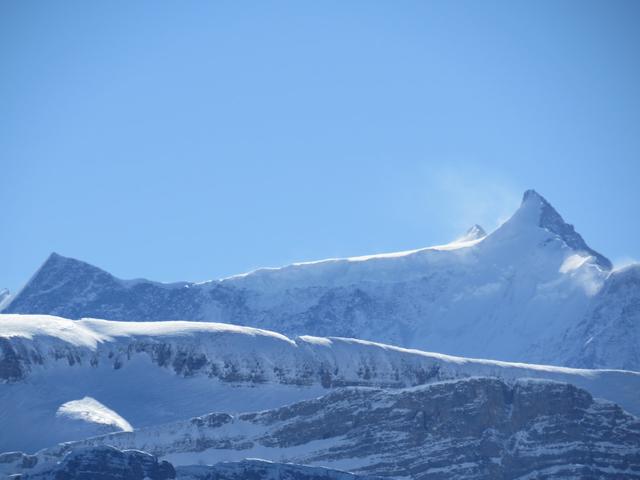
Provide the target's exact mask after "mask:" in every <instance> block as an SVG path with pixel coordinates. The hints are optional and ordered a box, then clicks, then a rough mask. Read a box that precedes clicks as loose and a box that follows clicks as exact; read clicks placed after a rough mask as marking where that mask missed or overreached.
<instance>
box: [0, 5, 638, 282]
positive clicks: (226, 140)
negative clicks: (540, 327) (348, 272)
mask: <svg viewBox="0 0 640 480" xmlns="http://www.w3.org/2000/svg"><path fill="white" fill-rule="evenodd" d="M639 24H640V2H637V1H633V0H630V1H622V0H613V1H605V0H601V1H597V2H593V1H585V0H579V1H566V0H559V1H533V0H532V1H529V2H523V1H512V0H509V1H504V2H494V1H476V0H472V1H455V2H451V1H442V2H430V1H423V0H420V1H416V2H412V1H388V2H384V1H377V2H370V1H362V2H359V1H347V2H344V1H336V2H333V1H321V2H298V1H296V2H279V1H278V2H262V1H260V2H231V1H229V2H214V1H180V2H177V1H158V0H153V1H131V0H122V1H108V2H87V1H84V0H82V1H74V2H71V1H56V2H36V1H29V0H6V1H3V2H1V3H0V60H1V63H0V69H1V74H0V205H1V208H2V214H1V217H0V222H1V223H0V225H2V229H1V231H0V252H1V255H2V257H1V258H2V260H1V262H0V264H1V265H2V268H1V269H0V287H2V286H7V287H10V288H11V289H12V290H15V289H17V288H19V287H20V286H21V285H22V284H23V283H24V282H25V281H26V280H27V279H28V278H29V276H30V275H31V274H32V273H33V272H34V270H35V269H36V268H37V267H38V266H39V265H40V264H41V263H42V262H43V261H44V259H45V258H46V256H47V255H48V254H49V253H50V252H51V251H57V252H59V253H61V254H63V255H68V256H72V257H76V258H80V259H84V260H86V261H89V262H91V263H94V264H97V265H98V266H101V267H103V268H105V269H107V270H109V271H111V272H113V273H114V274H116V275H119V276H121V277H125V278H130V277H147V278H152V279H155V280H161V281H173V280H182V279H185V280H204V279H209V278H216V277H221V276H226V275H229V274H234V273H239V272H243V271H246V270H250V269H252V268H254V267H258V266H277V265H281V264H286V263H289V262H292V261H298V260H311V259H319V258H325V257H334V256H347V255H358V254H368V253H375V252H381V251H394V250H401V249H408V248H416V247H420V246H426V245H430V244H437V243H444V242H447V241H448V240H450V239H452V238H453V237H456V236H457V235H459V234H460V233H461V232H462V231H463V230H465V229H466V227H468V226H469V225H470V224H472V223H474V222H478V223H481V224H483V225H484V226H485V227H486V228H487V229H490V228H493V227H495V226H496V225H497V224H498V222H499V221H500V220H502V219H504V218H505V217H506V216H508V214H509V213H510V212H512V211H513V210H514V209H515V208H516V207H517V205H518V203H519V201H520V196H521V194H522V192H523V191H524V190H525V189H527V188H535V189H537V190H538V191H539V192H540V193H542V194H543V195H544V196H546V197H547V199H548V200H549V201H550V202H551V203H552V204H553V205H554V206H556V208H557V209H558V210H559V211H560V213H561V214H563V215H564V217H565V219H567V220H568V221H570V222H572V223H574V224H575V225H576V228H577V229H578V231H580V232H581V233H582V234H583V236H584V237H585V238H586V240H587V242H588V243H590V244H591V246H592V247H593V248H595V249H597V250H599V251H601V252H602V253H604V254H605V255H607V256H609V257H610V258H611V259H612V260H613V261H614V262H623V261H625V260H626V259H629V258H640V243H639V242H638V238H639V237H640V218H639V215H638V210H639V208H638V207H640V54H639V53H638V52H639V49H640V28H638V25H639Z"/></svg>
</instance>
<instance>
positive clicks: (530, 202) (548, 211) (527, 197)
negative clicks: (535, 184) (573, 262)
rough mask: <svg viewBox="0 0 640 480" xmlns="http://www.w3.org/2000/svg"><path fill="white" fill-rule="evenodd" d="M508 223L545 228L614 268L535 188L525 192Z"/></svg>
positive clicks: (568, 243)
mask: <svg viewBox="0 0 640 480" xmlns="http://www.w3.org/2000/svg"><path fill="white" fill-rule="evenodd" d="M507 224H510V225H512V226H514V227H516V226H517V225H520V226H527V225H528V226H534V227H539V228H543V229H545V230H547V231H548V232H551V233H552V234H554V235H556V236H558V237H559V238H560V239H562V240H563V241H564V242H565V243H566V244H567V246H569V247H571V248H572V249H573V250H576V251H580V252H584V253H586V254H588V255H591V256H593V257H595V259H596V261H597V263H598V264H599V265H600V266H601V267H602V268H604V269H605V270H611V269H612V268H613V266H612V264H611V261H610V260H609V259H608V258H606V257H605V256H604V255H602V254H600V253H598V252H596V251H595V250H593V249H591V248H590V247H589V246H588V245H587V243H586V242H585V241H584V239H583V238H582V236H581V235H580V234H579V233H578V232H576V231H575V228H574V227H573V225H571V224H570V223H567V222H565V221H564V219H563V218H562V216H561V215H560V214H559V213H558V212H557V211H556V209H555V208H553V206H552V205H551V204H550V203H549V202H548V201H547V200H546V199H545V198H544V197H543V196H542V195H540V194H539V193H538V192H536V191H535V190H533V189H531V190H527V191H526V192H524V195H523V196H522V203H521V204H520V208H518V210H517V211H516V212H515V213H514V214H513V216H512V217H511V218H510V219H509V220H508V221H507V222H506V224H505V225H507ZM516 228H517V227H516Z"/></svg>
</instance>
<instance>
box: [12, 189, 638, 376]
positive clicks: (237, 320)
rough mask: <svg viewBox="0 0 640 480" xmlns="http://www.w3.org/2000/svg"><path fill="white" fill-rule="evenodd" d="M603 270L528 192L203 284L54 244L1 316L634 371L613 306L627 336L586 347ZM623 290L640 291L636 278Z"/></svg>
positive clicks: (605, 265)
mask: <svg viewBox="0 0 640 480" xmlns="http://www.w3.org/2000/svg"><path fill="white" fill-rule="evenodd" d="M610 268H611V263H610V262H609V260H607V259H606V258H605V257H604V256H602V255H601V254H599V253H597V252H595V251H594V250H593V249H591V248H590V247H589V246H588V245H587V244H586V242H585V241H584V239H583V238H582V237H581V236H580V235H579V234H578V233H577V232H576V231H575V229H574V228H573V226H572V225H569V224H567V223H565V222H564V220H563V219H562V217H561V216H560V215H559V214H558V213H557V212H556V211H555V210H554V209H553V207H552V206H551V205H550V204H549V202H547V201H546V200H545V199H544V198H542V197H541V196H540V195H538V194H537V193H536V192H533V191H528V192H527V193H525V196H524V198H523V202H522V205H521V207H520V209H519V210H518V211H517V212H516V213H515V214H514V215H513V217H512V218H511V219H510V220H508V221H507V222H506V223H505V224H503V225H502V226H501V227H500V228H498V229H497V230H496V231H494V232H492V233H491V234H489V235H486V236H485V235H483V234H482V233H481V232H480V230H479V229H477V228H476V229H475V230H474V232H472V234H470V236H468V237H464V238H462V239H460V240H458V241H456V242H453V243H451V244H448V245H443V246H438V247H430V248H425V249H420V250H414V251H409V252H399V253H393V254H382V255H372V256H368V257H354V258H346V259H332V260H326V261H319V262H310V263H304V264H293V265H290V266H287V267H283V268H277V269H260V270H257V271H255V272H251V273H249V274H246V275H239V276H235V277H231V278H227V279H223V280H217V281H211V282H204V283H187V282H183V283H176V284H160V283H156V282H150V281H146V280H134V281H125V280H120V279H118V278H115V277H114V276H112V275H110V274H109V273H107V272H105V271H103V270H100V269H99V268H96V267H94V266H91V265H89V264H86V263H84V262H80V261H78V260H74V259H70V258H65V257H62V256H60V255H56V254H53V255H51V257H50V258H49V259H48V260H47V261H46V262H45V264H44V265H43V266H42V268H41V269H40V270H39V271H38V272H37V273H36V274H35V275H34V277H33V278H32V279H31V281H30V282H29V283H28V284H27V285H26V286H25V288H24V289H23V290H22V291H21V292H20V293H19V294H18V295H17V296H16V297H15V298H14V299H13V301H12V302H11V303H10V304H9V305H8V306H7V307H6V309H5V312H6V313H46V314H54V315H60V316H64V317H67V318H73V319H77V318H81V317H95V318H106V319H115V320H141V321H149V320H172V319H180V320H196V321H217V322H228V323H234V324H240V325H249V326H254V327H259V328H266V329H272V330H276V331H280V332H283V333H285V334H287V335H304V334H311V335H318V336H343V337H356V338H363V339H368V340H374V341H380V342H384V343H390V344H395V345H401V346H405V347H411V348H420V349H423V350H430V351H438V352H443V353H448V354H454V355H462V356H466V357H479V358H494V359H499V360H511V361H525V362H533V363H552V364H565V365H566V364H569V365H571V366H576V367H585V368H591V367H594V366H598V367H607V368H627V369H634V370H640V363H639V361H638V353H637V352H638V349H637V343H636V344H633V343H631V342H629V341H627V340H626V337H625V332H624V330H623V329H622V326H623V324H624V323H625V322H626V321H627V320H625V318H626V317H623V316H620V315H622V314H623V313H624V312H621V311H619V310H616V309H608V310H606V312H605V310H600V312H601V313H600V314H601V315H604V314H605V313H606V315H607V316H606V318H604V321H606V322H607V323H608V324H609V325H610V334H608V338H609V339H614V338H617V339H619V340H620V341H622V342H626V343H623V348H616V349H613V350H614V351H615V353H610V354H608V355H606V356H603V355H593V354H591V352H589V351H584V353H583V350H582V347H583V346H584V345H585V344H586V343H587V342H588V341H589V339H590V337H587V336H585V335H587V333H586V331H585V330H583V329H576V327H577V325H578V324H580V322H582V321H587V322H588V321H589V320H588V318H589V315H594V314H595V313H594V309H593V308H592V304H594V303H596V304H601V303H607V302H612V301H614V300H613V298H612V296H611V295H612V293H611V290H610V289H604V290H603V285H604V284H605V283H606V282H607V279H608V278H609V276H610ZM610 283H614V282H613V281H612V282H610ZM629 288H631V289H632V292H631V295H633V296H635V297H637V296H638V293H637V292H638V289H637V286H635V285H634V284H629ZM585 319H587V320H585ZM587 330H588V329H587ZM578 335H579V336H578ZM563 336H564V338H565V343H564V344H563V345H562V347H563V348H559V345H558V343H557V339H558V338H562V337H563ZM603 341H605V340H603ZM587 350H588V349H587ZM569 351H570V354H569ZM567 362H568V363H567Z"/></svg>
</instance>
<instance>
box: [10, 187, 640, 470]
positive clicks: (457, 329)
mask: <svg viewBox="0 0 640 480" xmlns="http://www.w3.org/2000/svg"><path fill="white" fill-rule="evenodd" d="M436 352H437V353H436ZM638 415H640V264H635V265H630V266H627V267H625V268H621V269H614V268H613V266H612V264H611V262H610V261H609V260H608V259H607V258H606V257H605V256H603V255H602V254H600V253H598V252H596V251H594V250H593V249H592V248H590V247H589V246H588V245H587V243H586V242H585V241H584V239H583V238H582V237H581V236H580V234H578V233H577V232H576V231H575V229H574V227H573V226H572V225H570V224H568V223H566V222H565V221H564V220H563V219H562V217H561V216H560V214H558V212H557V211H556V210H555V209H554V208H553V207H552V206H551V205H550V203H549V202H548V201H547V200H545V199H544V198H543V197H542V196H541V195H539V194H538V193H536V192H535V191H533V190H529V191H527V192H525V194H524V197H523V200H522V203H521V205H520V207H519V208H518V210H517V211H516V212H515V213H514V214H513V215H512V216H511V218H510V219H508V220H507V221H506V222H504V223H503V224H502V225H500V226H499V227H498V228H497V229H496V230H494V231H493V232H491V233H489V234H487V233H486V232H485V231H484V229H483V228H482V227H480V226H479V225H474V226H472V227H471V228H470V229H469V230H468V231H467V233H466V234H464V235H463V236H461V237H459V238H457V239H456V240H454V241H452V242H451V243H448V244H445V245H439V246H433V247H426V248H420V249H416V250H410V251H404V252H396V253H388V254H376V255H368V256H361V257H350V258H338V259H327V260H320V261H316V262H305V263H296V264H292V265H288V266H285V267H280V268H261V269H258V270H255V271H252V272H249V273H245V274H241V275H236V276H232V277H228V278H224V279H220V280H213V281H207V282H198V283H196V282H178V283H171V284H166V283H160V282H154V281H150V280H145V279H136V280H122V279H119V278H117V277H115V276H113V275H111V274H110V273H108V272H106V271H104V270H101V269H100V268H97V267H95V266H92V265H90V264H88V263H85V262H82V261H79V260H76V259H73V258H68V257H63V256H61V255H58V254H55V253H54V254H51V256H50V257H49V258H48V259H47V260H46V261H45V262H44V264H43V265H42V266H41V267H40V269H38V271H37V272H35V274H34V275H33V277H32V278H31V279H30V280H29V281H28V282H27V284H26V285H25V286H24V288H22V289H21V290H20V291H19V292H17V294H15V295H12V294H10V293H9V292H8V291H7V290H2V291H0V452H5V453H0V478H8V479H9V478H10V479H12V480H98V479H99V480H146V479H152V480H169V479H174V478H175V479H178V480H241V479H242V480H247V479H251V480H321V479H324V480H380V479H382V478H386V479H398V480H400V479H401V480H407V479H415V480H423V479H424V480H427V479H429V480H431V479H435V480H441V479H442V480H450V479H468V480H488V479H502V480H511V479H513V480H516V479H517V480H534V479H554V480H566V479H612V480H613V479H640V448H639V446H640V420H639V419H638ZM257 458H259V459H260V460H258V459H257Z"/></svg>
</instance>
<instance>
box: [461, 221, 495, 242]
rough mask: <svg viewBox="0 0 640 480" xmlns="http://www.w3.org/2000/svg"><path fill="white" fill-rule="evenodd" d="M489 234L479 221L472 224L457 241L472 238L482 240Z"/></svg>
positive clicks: (467, 240) (465, 240)
mask: <svg viewBox="0 0 640 480" xmlns="http://www.w3.org/2000/svg"><path fill="white" fill-rule="evenodd" d="M486 236H487V232H485V230H484V228H482V227H481V226H480V225H478V224H477V223H476V224H475V225H472V226H471V228H469V230H467V232H466V233H465V234H464V235H462V236H461V237H459V238H457V239H456V240H455V241H456V242H458V243H459V242H470V241H472V240H480V239H481V238H484V237H486Z"/></svg>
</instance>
